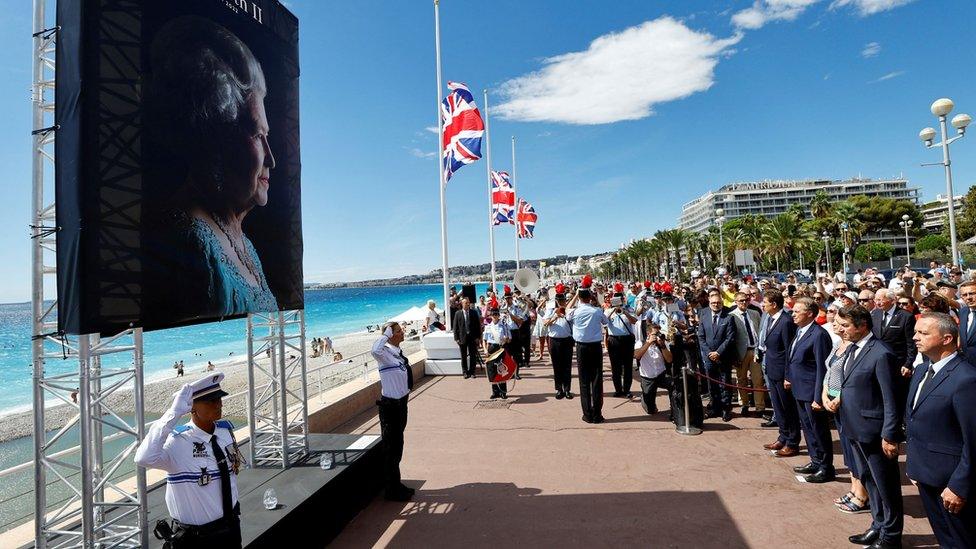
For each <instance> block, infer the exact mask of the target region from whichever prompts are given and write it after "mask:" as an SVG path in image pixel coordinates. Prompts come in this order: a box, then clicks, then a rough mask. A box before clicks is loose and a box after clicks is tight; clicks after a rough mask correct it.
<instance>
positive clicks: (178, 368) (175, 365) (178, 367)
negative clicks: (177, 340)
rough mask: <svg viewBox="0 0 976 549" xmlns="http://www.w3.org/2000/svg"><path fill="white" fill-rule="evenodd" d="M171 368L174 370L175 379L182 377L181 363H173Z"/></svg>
mask: <svg viewBox="0 0 976 549" xmlns="http://www.w3.org/2000/svg"><path fill="white" fill-rule="evenodd" d="M173 368H175V369H176V377H183V361H182V360H181V361H179V362H174V363H173Z"/></svg>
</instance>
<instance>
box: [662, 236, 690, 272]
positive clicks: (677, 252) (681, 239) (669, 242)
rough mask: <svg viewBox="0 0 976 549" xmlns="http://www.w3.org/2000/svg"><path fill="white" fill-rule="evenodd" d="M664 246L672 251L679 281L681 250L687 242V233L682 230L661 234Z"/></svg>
mask: <svg viewBox="0 0 976 549" xmlns="http://www.w3.org/2000/svg"><path fill="white" fill-rule="evenodd" d="M662 238H663V240H664V244H665V245H666V246H669V247H670V248H671V249H672V250H674V260H675V265H676V266H677V273H675V274H677V278H678V281H679V282H680V281H681V272H682V269H681V248H684V247H685V243H687V241H688V231H686V230H684V229H671V230H668V231H664V233H663V234H662Z"/></svg>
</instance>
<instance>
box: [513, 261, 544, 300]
mask: <svg viewBox="0 0 976 549" xmlns="http://www.w3.org/2000/svg"><path fill="white" fill-rule="evenodd" d="M513 282H514V283H515V287H516V288H518V289H519V290H522V294H523V295H532V294H534V293H536V292H538V291H539V275H537V274H535V271H533V270H532V269H529V268H524V269H519V270H517V271H515V278H514V280H513Z"/></svg>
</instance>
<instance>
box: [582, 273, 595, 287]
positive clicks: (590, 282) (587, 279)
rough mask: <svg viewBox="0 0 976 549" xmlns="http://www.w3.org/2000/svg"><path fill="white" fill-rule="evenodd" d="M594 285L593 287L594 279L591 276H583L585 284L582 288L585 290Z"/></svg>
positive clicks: (583, 283)
mask: <svg viewBox="0 0 976 549" xmlns="http://www.w3.org/2000/svg"><path fill="white" fill-rule="evenodd" d="M592 285H593V277H592V276H590V275H583V282H582V284H581V286H582V287H583V288H589V287H590V286H592Z"/></svg>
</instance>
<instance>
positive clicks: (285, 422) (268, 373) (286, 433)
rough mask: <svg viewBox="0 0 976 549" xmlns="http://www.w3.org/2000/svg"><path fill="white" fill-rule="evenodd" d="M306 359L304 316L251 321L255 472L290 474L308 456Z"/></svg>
mask: <svg viewBox="0 0 976 549" xmlns="http://www.w3.org/2000/svg"><path fill="white" fill-rule="evenodd" d="M262 334H264V335H262ZM305 355H306V354H305V311H301V310H299V311H281V312H274V313H265V314H252V315H249V316H248V318H247V374H248V421H249V425H250V431H251V444H250V449H251V464H252V465H253V466H254V467H281V468H282V469H285V468H288V467H289V466H290V465H291V464H293V463H296V462H298V461H300V460H302V459H304V458H306V457H307V456H308V455H309V451H308V398H307V396H308V386H307V381H306V375H305V374H306V368H307V365H306V356H305Z"/></svg>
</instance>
